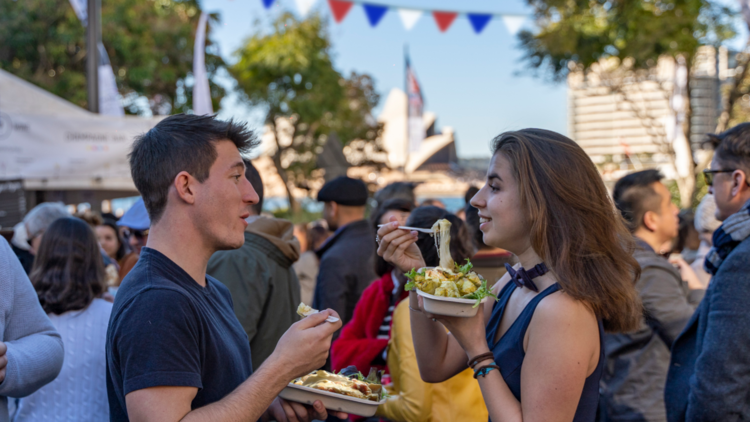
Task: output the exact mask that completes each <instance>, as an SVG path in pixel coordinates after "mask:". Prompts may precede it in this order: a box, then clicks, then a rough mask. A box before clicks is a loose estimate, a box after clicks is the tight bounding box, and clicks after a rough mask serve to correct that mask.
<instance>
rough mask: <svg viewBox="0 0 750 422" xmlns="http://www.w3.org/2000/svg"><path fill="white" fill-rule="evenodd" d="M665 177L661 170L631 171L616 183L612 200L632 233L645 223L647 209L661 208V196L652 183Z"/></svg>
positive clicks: (656, 209)
mask: <svg viewBox="0 0 750 422" xmlns="http://www.w3.org/2000/svg"><path fill="white" fill-rule="evenodd" d="M663 178H664V176H663V175H662V174H661V173H660V172H659V170H653V169H652V170H643V171H638V172H635V173H630V174H628V175H627V176H625V177H623V178H622V179H620V180H618V181H617V183H615V189H614V191H613V192H612V200H614V202H615V206H616V207H617V209H618V210H620V213H621V214H622V218H623V219H624V220H625V225H626V226H628V229H630V232H631V233H634V232H635V231H636V230H638V227H640V226H641V225H642V224H643V216H644V215H646V212H647V211H658V210H659V205H660V203H661V197H660V196H659V194H658V193H656V191H655V190H654V188H653V186H652V185H653V184H654V183H656V182H660V181H661V180H662V179H663Z"/></svg>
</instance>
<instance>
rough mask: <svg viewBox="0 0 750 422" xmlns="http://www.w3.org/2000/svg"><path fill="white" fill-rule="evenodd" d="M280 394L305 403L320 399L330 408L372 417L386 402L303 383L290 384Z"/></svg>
mask: <svg viewBox="0 0 750 422" xmlns="http://www.w3.org/2000/svg"><path fill="white" fill-rule="evenodd" d="M279 396H280V397H281V398H282V399H284V400H287V401H294V402H297V403H304V404H309V405H312V404H313V403H314V402H315V401H316V400H320V401H321V402H322V403H323V406H325V408H326V409H328V410H335V411H339V412H345V413H349V414H351V415H357V416H364V417H370V416H373V415H375V412H376V411H377V410H378V406H380V405H381V404H383V403H385V400H381V401H379V402H377V401H372V400H365V399H358V398H355V397H349V396H345V395H343V394H337V393H331V392H330V391H323V390H318V389H315V388H310V387H304V386H302V385H296V384H289V385H287V386H286V387H285V388H284V389H283V390H281V393H279Z"/></svg>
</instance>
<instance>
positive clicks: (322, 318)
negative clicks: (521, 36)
mask: <svg viewBox="0 0 750 422" xmlns="http://www.w3.org/2000/svg"><path fill="white" fill-rule="evenodd" d="M711 140H712V142H713V143H714V158H713V161H712V162H711V165H710V168H709V169H706V170H705V171H704V176H705V180H706V182H707V184H708V185H709V194H707V195H706V196H704V197H703V199H702V200H701V202H700V204H699V205H698V207H697V208H696V210H695V212H693V211H692V210H682V211H680V210H679V209H678V208H677V207H676V206H675V205H674V204H673V201H672V197H671V194H670V192H669V189H668V188H667V186H666V185H665V183H664V181H663V176H662V174H660V173H659V171H657V170H644V171H638V172H635V173H632V174H628V175H626V176H624V177H623V178H621V179H620V180H618V181H617V183H616V184H615V185H614V188H613V190H612V192H611V193H610V192H609V191H608V190H607V188H606V187H605V184H604V182H603V181H602V179H601V177H600V176H599V173H598V172H597V169H596V167H595V166H594V164H593V163H592V162H591V160H590V159H589V158H588V156H587V155H586V154H585V153H584V152H583V150H582V149H581V148H580V147H579V146H578V145H577V144H575V143H574V142H573V141H571V140H570V139H568V138H566V137H564V136H562V135H559V134H556V133H553V132H549V131H545V130H539V129H525V130H520V131H515V132H506V133H504V134H501V135H500V136H498V137H497V138H496V139H495V140H494V143H493V150H492V153H493V156H492V160H491V162H490V167H489V170H488V174H487V181H486V184H485V185H484V186H483V187H481V188H478V187H472V188H470V189H469V191H467V192H466V197H465V200H466V206H465V207H464V208H463V209H461V210H459V211H457V212H456V213H451V212H449V211H447V210H446V209H445V206H444V204H443V203H442V202H440V201H439V200H437V199H428V200H424V201H422V202H421V203H419V202H418V201H417V198H416V196H415V185H414V184H411V183H405V182H397V183H393V184H391V185H388V186H386V187H385V188H383V189H381V190H379V191H378V192H376V193H375V194H374V195H371V193H370V191H369V189H368V187H367V185H366V184H365V183H364V182H362V181H360V180H357V179H353V178H349V177H346V176H343V177H338V178H335V179H332V180H330V181H328V182H327V183H326V184H325V185H324V186H323V187H322V188H321V189H320V191H319V192H318V195H317V199H318V201H320V202H321V203H322V205H323V212H322V218H321V220H319V221H316V222H311V223H309V224H302V225H300V224H298V225H295V224H292V223H291V222H290V221H287V220H284V219H279V218H275V217H273V215H270V214H268V213H266V212H264V210H263V199H264V189H263V180H262V178H261V175H260V174H259V172H258V171H257V169H255V167H254V166H253V164H252V163H251V162H250V161H248V160H247V159H244V158H243V155H244V154H246V153H247V152H249V151H250V150H251V149H252V148H254V147H255V146H256V145H255V142H256V141H255V138H254V137H253V135H252V133H251V132H249V131H248V130H247V128H246V127H245V126H244V125H242V124H238V123H236V122H233V121H229V122H225V121H220V120H218V119H216V118H215V117H212V116H192V115H176V116H171V117H168V118H166V119H164V120H162V121H161V122H160V123H159V124H157V126H156V127H155V128H154V129H152V130H151V131H149V132H147V133H146V134H144V135H142V136H140V137H138V138H137V139H136V140H135V142H134V144H133V149H132V153H131V154H130V156H129V160H130V166H131V172H132V176H133V180H134V182H135V185H136V187H137V189H138V191H139V192H140V194H141V198H142V199H140V200H139V201H137V202H136V203H135V204H134V205H133V206H132V207H131V208H130V209H129V210H128V211H127V212H126V214H125V215H123V216H122V217H121V218H119V219H117V218H116V217H115V216H113V215H104V216H101V215H98V214H96V213H92V212H83V213H79V214H76V215H71V214H70V213H69V212H68V210H67V208H66V207H64V206H63V205H61V204H57V203H42V204H39V205H37V206H36V207H35V208H33V209H32V210H31V211H30V212H29V213H28V214H27V215H26V216H25V217H24V219H23V221H22V222H21V223H19V224H18V225H17V226H16V227H15V229H14V232H13V237H12V239H10V243H8V242H7V241H6V240H5V239H4V238H0V340H1V341H0V422H5V421H14V422H20V421H101V420H107V419H109V420H112V421H126V420H134V421H181V420H184V421H191V420H201V421H202V420H209V419H210V420H214V421H217V422H218V421H230V420H231V421H234V420H263V421H271V420H278V421H311V420H339V419H347V418H350V419H352V420H362V418H358V417H356V416H353V415H346V414H343V413H341V412H338V411H332V410H327V409H325V407H324V406H323V405H322V403H321V402H319V401H317V402H315V403H313V404H312V405H303V404H300V403H296V402H291V401H286V400H284V399H282V398H280V397H278V394H279V392H280V391H281V390H282V389H283V388H284V387H285V386H286V385H287V384H288V383H289V382H290V381H291V380H292V379H294V378H296V377H299V376H302V375H305V374H307V373H309V372H310V371H313V370H315V369H320V368H324V369H327V370H331V371H336V372H338V371H340V370H342V369H344V368H349V367H352V366H354V367H355V368H356V369H357V370H359V371H360V372H362V373H365V374H366V373H368V372H369V371H370V368H376V369H379V370H383V371H384V372H385V376H384V378H383V383H384V384H385V385H386V388H387V390H388V393H389V395H388V397H387V398H386V399H385V402H384V403H383V404H381V405H380V406H379V407H378V410H377V413H376V416H375V417H373V418H370V419H371V420H372V421H377V420H381V421H393V422H402V421H403V422H423V421H424V422H427V421H483V420H488V419H489V420H494V421H496V422H497V421H522V420H523V421H576V422H584V421H585V422H593V421H601V422H605V421H648V422H659V421H669V422H678V421H691V422H697V421H740V420H750V376H748V374H750V360H749V359H748V358H745V354H744V353H743V352H744V346H745V344H747V343H748V341H750V313H748V312H746V311H745V309H744V308H745V306H746V303H748V301H750V288H749V287H747V286H750V284H748V283H750V258H748V257H750V240H748V238H750V180H748V175H750V124H741V125H738V126H736V127H734V128H732V129H730V130H728V131H727V132H725V133H722V134H720V135H718V136H712V137H711ZM373 201H374V203H375V205H374V206H373V205H372V202H373ZM441 219H447V220H448V221H450V223H451V228H450V245H449V246H450V252H451V256H452V257H453V259H454V260H455V261H456V262H465V260H466V259H470V260H471V261H472V263H473V264H474V270H475V271H476V272H477V273H478V274H480V275H482V276H483V278H485V279H486V280H488V281H489V285H490V286H492V292H493V293H494V295H495V296H496V298H493V297H489V298H486V299H484V300H483V302H482V303H481V305H480V310H479V312H477V314H476V316H474V317H470V318H462V317H446V316H441V315H432V314H429V313H427V312H426V311H425V310H424V308H423V305H422V302H421V299H420V298H419V297H418V295H417V294H416V293H415V292H413V291H412V292H408V291H406V290H405V285H406V283H407V281H408V280H407V278H406V275H405V274H406V273H408V272H409V271H410V270H412V269H413V268H422V267H425V266H437V265H438V263H439V258H438V251H437V250H436V247H435V241H434V239H433V238H432V237H431V235H430V234H426V233H422V232H418V231H411V230H409V229H408V228H409V227H410V228H422V229H429V228H431V227H432V226H433V225H434V224H435V222H437V221H438V220H441ZM404 226H407V229H403V227H404ZM300 302H304V303H307V304H310V305H312V307H313V308H315V309H320V310H321V312H319V313H316V314H313V315H311V316H308V317H305V318H302V319H301V318H300V317H299V316H298V315H297V313H296V309H297V306H298V305H299V304H300ZM329 316H333V317H336V318H337V319H338V320H337V321H336V322H327V321H326V319H327V317H329ZM334 320H335V319H334Z"/></svg>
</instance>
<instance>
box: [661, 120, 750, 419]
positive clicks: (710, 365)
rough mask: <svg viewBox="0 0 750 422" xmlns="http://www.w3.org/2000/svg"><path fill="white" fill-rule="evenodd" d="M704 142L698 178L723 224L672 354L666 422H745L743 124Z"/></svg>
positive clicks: (747, 267) (748, 259)
mask: <svg viewBox="0 0 750 422" xmlns="http://www.w3.org/2000/svg"><path fill="white" fill-rule="evenodd" d="M711 138H712V141H714V143H715V145H716V147H715V153H714V159H713V161H712V162H711V167H710V168H709V169H707V170H706V171H704V175H705V178H706V184H708V185H709V192H710V193H712V194H713V195H714V199H715V200H716V218H717V219H718V220H720V221H723V222H724V223H723V224H722V226H721V227H719V228H718V229H717V230H716V231H715V232H714V235H713V248H712V249H711V251H710V252H709V253H708V255H707V256H706V260H705V263H704V268H705V269H706V271H707V272H708V273H709V274H712V275H713V278H712V279H711V284H710V286H709V289H708V290H707V291H706V296H705V297H704V299H703V301H702V302H701V304H700V306H699V307H698V309H697V310H696V311H695V314H694V315H693V317H692V318H691V320H690V321H689V322H688V325H687V326H686V327H685V330H684V331H683V332H682V334H680V336H679V337H678V338H677V339H676V340H675V343H674V345H673V347H672V360H671V364H670V369H669V375H668V378H667V386H666V390H665V395H664V396H665V403H666V407H667V420H668V421H669V422H677V421H740V420H750V400H748V397H750V354H748V353H747V345H748V344H750V312H749V311H748V306H750V182H748V176H750V123H743V124H741V125H738V126H735V127H733V128H732V129H729V130H728V131H726V132H723V133H721V134H719V135H716V136H713V135H711Z"/></svg>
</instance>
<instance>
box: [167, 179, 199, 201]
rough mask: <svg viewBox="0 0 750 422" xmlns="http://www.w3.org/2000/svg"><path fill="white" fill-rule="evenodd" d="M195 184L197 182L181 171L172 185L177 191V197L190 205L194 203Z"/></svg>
mask: <svg viewBox="0 0 750 422" xmlns="http://www.w3.org/2000/svg"><path fill="white" fill-rule="evenodd" d="M197 183H198V181H197V180H195V178H194V177H193V176H191V175H190V173H188V172H186V171H181V172H179V173H177V176H175V178H174V184H173V185H174V188H175V190H176V191H177V196H178V197H179V198H180V199H182V200H183V201H185V202H186V203H188V204H191V205H192V204H194V203H195V185H196V184H197Z"/></svg>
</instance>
